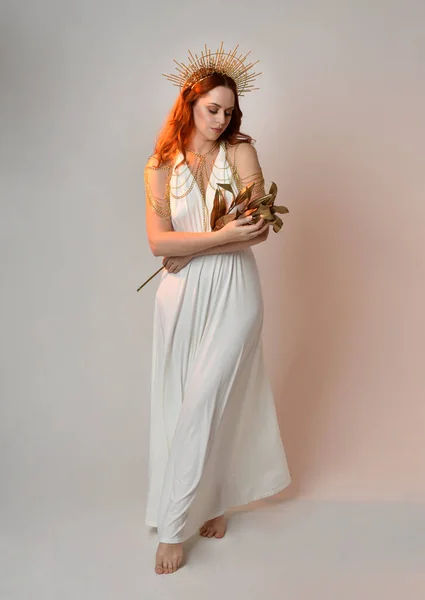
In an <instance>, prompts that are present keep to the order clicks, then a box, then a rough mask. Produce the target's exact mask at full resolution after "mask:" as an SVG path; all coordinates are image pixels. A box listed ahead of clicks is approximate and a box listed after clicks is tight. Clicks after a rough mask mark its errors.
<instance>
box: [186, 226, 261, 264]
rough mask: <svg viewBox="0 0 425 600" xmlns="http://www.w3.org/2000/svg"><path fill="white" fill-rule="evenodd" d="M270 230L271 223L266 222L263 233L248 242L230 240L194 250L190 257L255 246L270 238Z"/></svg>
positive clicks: (236, 250) (235, 250)
mask: <svg viewBox="0 0 425 600" xmlns="http://www.w3.org/2000/svg"><path fill="white" fill-rule="evenodd" d="M269 230H270V228H269V225H268V224H267V223H266V224H265V225H264V231H263V233H260V234H259V235H258V236H257V237H256V238H254V239H252V240H248V241H246V242H229V243H227V244H221V245H220V246H214V247H213V248H207V249H206V250H200V251H199V252H194V253H193V254H191V256H190V258H195V257H196V256H204V255H205V254H224V253H226V252H238V251H239V250H244V249H245V248H249V247H250V246H255V245H256V244H260V243H261V242H265V241H266V239H267V238H268V235H269Z"/></svg>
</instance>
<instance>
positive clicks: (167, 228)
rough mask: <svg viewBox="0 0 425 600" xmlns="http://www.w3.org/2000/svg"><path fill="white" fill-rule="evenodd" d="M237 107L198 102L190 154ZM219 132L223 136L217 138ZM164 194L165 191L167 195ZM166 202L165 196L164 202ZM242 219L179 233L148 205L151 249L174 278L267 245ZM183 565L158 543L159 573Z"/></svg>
mask: <svg viewBox="0 0 425 600" xmlns="http://www.w3.org/2000/svg"><path fill="white" fill-rule="evenodd" d="M233 106H234V94H233V91H232V90H231V89H229V88H226V87H222V86H218V87H216V88H214V89H213V90H211V91H210V92H208V93H207V94H205V95H204V96H202V97H201V98H199V99H198V100H197V102H196V103H195V105H194V107H193V116H194V123H195V128H194V131H193V133H192V136H191V139H190V142H189V143H188V148H190V149H191V150H193V151H195V152H198V153H200V154H204V153H206V152H208V151H209V150H211V149H212V148H213V147H214V145H215V144H216V143H217V140H218V138H219V137H220V135H221V133H222V132H223V131H224V130H225V129H226V127H227V126H228V124H229V122H230V119H231V113H232V110H233ZM214 128H218V129H220V130H221V131H220V132H215V131H214V130H213V129H214ZM237 166H238V172H239V175H240V177H241V178H243V177H245V176H249V175H250V174H252V173H257V172H259V171H260V169H261V167H260V165H259V163H258V158H257V153H256V151H255V150H254V148H253V147H252V146H250V145H249V144H242V145H241V147H240V148H239V150H238V165H237ZM164 193H165V190H164ZM162 197H164V196H162ZM249 221H250V219H249V217H248V218H240V219H237V220H234V221H232V222H231V223H228V224H227V225H225V226H224V227H223V228H222V229H220V230H219V231H213V232H205V233H201V232H199V233H198V232H176V231H174V230H173V226H172V223H171V221H170V220H169V219H164V218H161V217H160V216H159V215H157V214H156V213H155V211H153V210H152V209H151V208H150V207H149V205H148V202H147V203H146V228H147V235H148V240H149V245H150V248H151V250H152V253H153V254H154V255H155V256H163V257H164V258H163V261H162V262H163V265H164V267H165V269H166V270H167V271H168V272H169V273H178V272H179V271H180V270H181V269H183V268H184V267H185V266H186V265H187V264H188V263H189V262H190V261H191V260H192V259H193V258H195V257H197V256H203V255H206V254H221V253H225V252H237V251H239V250H243V249H244V248H248V247H250V246H253V245H256V244H259V243H261V242H264V241H265V240H266V239H267V237H268V234H269V225H268V224H267V222H265V221H264V220H263V219H260V220H259V221H258V222H257V223H255V224H250V223H249ZM226 527H227V526H226V520H225V518H224V515H220V516H219V517H217V518H215V519H211V520H210V521H207V522H206V523H204V525H203V526H202V527H201V528H200V530H199V532H200V535H202V536H203V537H207V538H212V537H215V538H222V537H223V536H224V535H225V533H226ZM182 562H183V544H182V543H177V544H165V543H161V542H160V543H159V545H158V550H157V553H156V565H155V571H156V573H158V574H166V573H174V572H175V571H177V569H178V568H179V567H180V566H181V564H182Z"/></svg>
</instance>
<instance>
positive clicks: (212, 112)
mask: <svg viewBox="0 0 425 600" xmlns="http://www.w3.org/2000/svg"><path fill="white" fill-rule="evenodd" d="M208 110H209V111H210V113H211V114H212V115H216V114H217V113H218V110H211V109H208ZM224 114H225V115H226V117H231V116H232V113H230V115H229V113H224Z"/></svg>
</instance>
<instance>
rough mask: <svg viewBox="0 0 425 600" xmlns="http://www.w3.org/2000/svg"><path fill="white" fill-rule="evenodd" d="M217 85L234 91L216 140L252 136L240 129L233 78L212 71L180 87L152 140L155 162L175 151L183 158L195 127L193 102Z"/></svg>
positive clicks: (247, 139) (242, 139)
mask: <svg viewBox="0 0 425 600" xmlns="http://www.w3.org/2000/svg"><path fill="white" fill-rule="evenodd" d="M217 86H224V87H227V88H230V89H231V90H232V91H233V93H234V95H235V104H234V109H233V111H232V117H231V119H230V122H229V124H228V126H227V127H226V129H225V130H224V131H223V133H222V134H221V136H220V137H219V140H220V141H222V140H224V141H227V142H229V143H230V144H240V143H242V142H248V143H252V141H253V138H252V137H251V136H249V135H247V134H244V133H241V131H240V127H241V122H242V116H243V113H242V111H241V108H240V106H239V100H238V94H237V88H236V84H235V82H234V81H233V79H232V78H231V77H228V76H227V75H222V74H221V73H214V74H213V75H210V76H209V77H206V78H205V79H202V80H201V81H199V82H198V83H197V84H195V85H194V86H193V87H192V88H190V87H188V88H183V90H181V92H180V94H179V96H178V97H177V100H176V102H175V104H174V106H173V107H172V109H171V111H170V113H169V115H168V117H167V120H166V121H165V124H164V126H163V127H162V129H161V131H160V133H159V135H158V138H157V140H156V144H155V151H154V154H155V157H156V159H157V161H158V166H160V165H161V164H162V163H165V162H167V161H169V160H170V159H172V158H173V157H174V156H175V154H176V152H178V151H180V152H181V153H182V154H183V156H184V159H185V160H186V146H187V143H188V141H189V140H190V137H191V135H192V132H193V129H194V127H195V123H194V119H193V105H194V103H195V102H196V101H197V100H198V98H200V97H201V96H203V95H204V94H207V93H208V92H209V91H210V90H212V89H214V88H215V87H217Z"/></svg>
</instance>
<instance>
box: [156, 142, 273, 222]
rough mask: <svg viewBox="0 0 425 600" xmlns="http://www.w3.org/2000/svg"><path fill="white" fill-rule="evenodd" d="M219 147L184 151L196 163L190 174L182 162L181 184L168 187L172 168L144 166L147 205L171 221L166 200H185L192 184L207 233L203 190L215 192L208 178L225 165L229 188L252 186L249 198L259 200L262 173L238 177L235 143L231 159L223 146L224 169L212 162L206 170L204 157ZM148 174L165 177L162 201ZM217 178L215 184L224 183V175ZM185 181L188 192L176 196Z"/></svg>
mask: <svg viewBox="0 0 425 600" xmlns="http://www.w3.org/2000/svg"><path fill="white" fill-rule="evenodd" d="M219 145H220V143H218V144H216V145H215V146H213V148H211V150H209V151H208V152H206V153H205V154H200V153H199V152H195V151H193V150H187V152H189V153H191V154H194V155H195V156H196V157H197V164H196V167H195V169H194V171H192V169H191V168H190V166H189V164H188V163H187V161H185V163H184V165H185V168H184V170H183V171H182V172H181V173H180V176H181V177H184V176H185V175H186V174H187V177H186V178H185V179H184V180H183V182H182V183H179V184H178V185H172V184H171V178H172V174H173V167H172V166H161V167H154V166H152V165H151V164H148V165H147V166H146V168H145V188H146V197H147V199H148V201H149V204H150V206H151V207H152V208H153V210H154V211H155V212H156V213H157V214H158V215H159V216H160V217H162V218H165V219H170V218H171V206H170V197H171V196H172V197H173V198H175V199H176V200H181V199H183V198H185V197H186V196H187V195H188V194H189V193H190V192H191V191H192V190H193V188H194V186H195V184H196V185H197V186H198V188H199V191H200V193H201V199H202V221H203V230H204V231H207V230H208V228H207V223H208V207H207V204H206V194H207V189H208V187H211V188H212V190H213V191H215V190H216V189H217V188H216V186H214V185H213V184H212V182H211V179H212V177H211V175H212V173H213V172H216V170H219V171H222V172H224V171H225V170H226V168H227V165H229V167H230V172H231V181H230V182H229V183H230V185H231V184H232V183H233V182H234V183H235V184H236V188H237V190H238V191H241V190H242V189H243V188H244V187H245V186H246V185H247V184H248V183H254V187H253V192H252V198H256V197H261V196H262V195H264V193H265V192H264V178H263V173H262V171H259V172H258V173H253V174H251V175H249V176H246V177H242V178H241V177H240V176H239V173H238V170H237V167H236V153H237V149H238V147H239V144H237V145H236V146H235V150H234V151H233V156H232V157H230V152H228V148H227V144H225V153H226V159H227V161H226V162H227V165H226V164H225V166H224V167H220V166H218V165H216V164H215V162H214V163H213V165H212V167H211V170H208V163H207V157H208V156H210V155H211V154H212V153H213V152H214V151H215V150H216V149H217V147H218V146H219ZM152 171H154V172H155V171H159V172H163V173H164V176H165V198H162V197H161V196H159V195H158V194H157V193H154V191H153V189H152V185H151V181H150V172H152ZM220 175H221V176H220V177H218V176H217V180H219V182H220V180H221V181H222V182H224V181H225V178H224V177H223V175H224V173H221V174H220ZM160 177H161V176H160ZM204 179H205V180H206V181H207V182H208V183H207V187H205V184H204ZM189 180H191V183H190V185H189V187H188V189H187V190H186V191H185V192H183V193H177V192H179V190H180V189H181V188H182V187H183V186H184V185H185V184H187V183H188V181H189ZM162 185H164V178H163V179H162Z"/></svg>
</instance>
